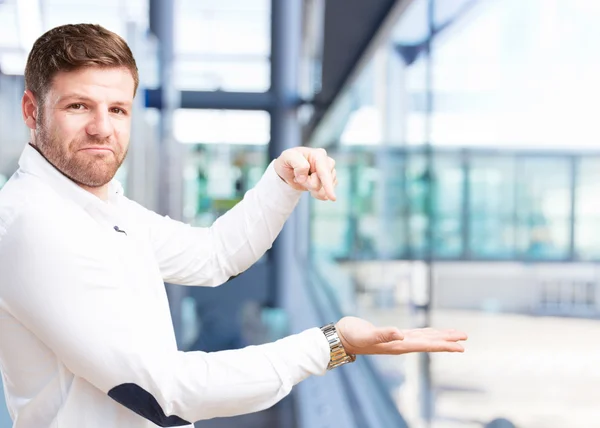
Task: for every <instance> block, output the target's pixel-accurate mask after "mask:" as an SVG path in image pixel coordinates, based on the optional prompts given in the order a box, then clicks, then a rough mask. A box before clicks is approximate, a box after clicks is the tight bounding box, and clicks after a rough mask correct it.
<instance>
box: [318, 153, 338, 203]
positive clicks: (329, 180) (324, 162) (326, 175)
mask: <svg viewBox="0 0 600 428" xmlns="http://www.w3.org/2000/svg"><path fill="white" fill-rule="evenodd" d="M315 168H316V170H317V171H316V173H317V175H318V176H319V179H320V180H321V184H322V185H323V189H325V194H326V195H327V197H328V198H329V199H330V200H332V201H335V200H336V196H335V192H334V190H333V189H334V185H333V177H332V175H331V170H330V168H329V158H328V157H327V154H326V153H322V154H319V155H318V156H317V159H316V160H315Z"/></svg>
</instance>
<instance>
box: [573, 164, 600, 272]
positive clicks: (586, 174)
mask: <svg viewBox="0 0 600 428" xmlns="http://www.w3.org/2000/svg"><path fill="white" fill-rule="evenodd" d="M577 172H578V173H577V181H576V183H577V189H576V193H575V252H576V255H577V256H578V258H580V259H582V260H599V259H600V198H598V195H600V158H598V157H596V156H594V157H588V158H584V159H580V160H579V161H578V170H577Z"/></svg>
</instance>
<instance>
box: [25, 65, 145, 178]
mask: <svg viewBox="0 0 600 428" xmlns="http://www.w3.org/2000/svg"><path fill="white" fill-rule="evenodd" d="M28 92H29V91H28ZM27 95H28V94H27V93H26V94H25V96H27ZM29 95H30V96H31V97H33V94H31V93H30V94H29ZM133 96H134V81H133V77H132V76H131V73H130V72H129V70H127V69H126V68H92V67H88V68H84V69H81V70H77V71H72V72H61V73H59V74H57V75H56V76H55V77H54V80H53V81H52V86H51V88H50V90H49V91H48V93H47V95H46V97H45V99H44V102H43V105H36V106H33V105H32V106H30V108H31V109H32V110H33V109H35V107H37V109H35V111H36V112H37V116H35V112H33V111H32V116H33V117H30V118H29V119H27V112H26V110H27V108H26V102H25V101H24V111H25V115H26V123H27V125H28V126H29V127H30V128H32V126H31V125H32V124H33V125H34V129H33V133H32V139H33V143H34V144H35V145H36V146H37V147H38V149H39V150H40V151H41V152H42V154H43V155H44V156H45V157H46V158H47V159H48V161H50V163H52V164H53V165H54V166H55V167H56V168H58V169H59V170H60V171H61V172H62V173H63V174H65V175H66V176H67V177H69V178H71V179H72V180H73V181H75V182H76V183H77V184H79V185H81V186H83V187H87V188H91V189H94V188H100V187H103V186H105V185H106V184H107V183H108V182H110V180H112V178H113V177H114V176H115V173H116V172H117V170H118V169H119V167H120V166H121V164H122V163H123V160H124V159H125V155H126V154H127V148H128V146H129V135H130V129H131V108H132V103H133ZM35 103H37V101H35V100H32V104H35ZM32 122H33V123H32Z"/></svg>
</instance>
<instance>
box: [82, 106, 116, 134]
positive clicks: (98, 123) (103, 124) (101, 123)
mask: <svg viewBox="0 0 600 428" xmlns="http://www.w3.org/2000/svg"><path fill="white" fill-rule="evenodd" d="M86 131H87V133H88V134H89V135H93V136H95V137H98V138H108V137H110V136H111V135H112V133H113V131H114V126H113V123H112V120H111V118H110V115H109V113H108V111H106V110H104V109H102V110H100V109H98V110H96V111H95V112H94V114H93V116H92V118H91V120H90V123H89V124H88V126H87V130H86Z"/></svg>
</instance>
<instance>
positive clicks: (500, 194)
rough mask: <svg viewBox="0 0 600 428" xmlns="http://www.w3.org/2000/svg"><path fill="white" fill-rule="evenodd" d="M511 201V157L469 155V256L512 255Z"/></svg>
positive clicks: (512, 179)
mask: <svg viewBox="0 0 600 428" xmlns="http://www.w3.org/2000/svg"><path fill="white" fill-rule="evenodd" d="M515 202H516V200H515V159H514V158H513V157H509V156H490V155H487V156H486V155H473V156H471V157H470V162H469V250H470V251H469V252H470V256H471V257H472V258H474V259H508V258H513V257H515Z"/></svg>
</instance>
